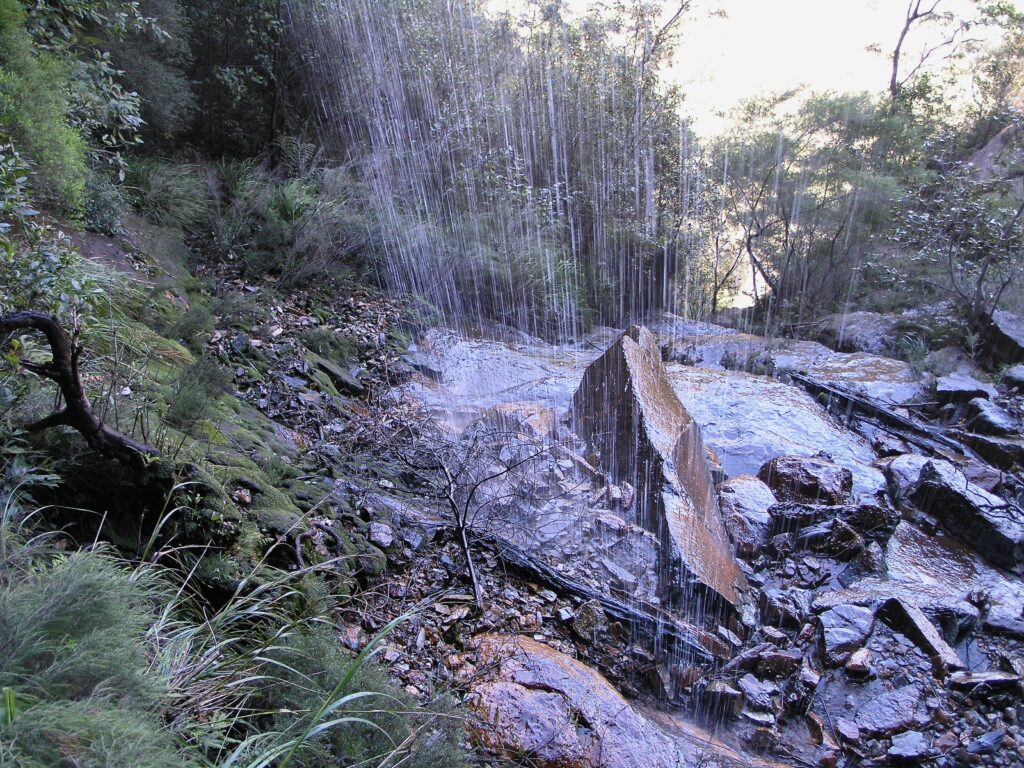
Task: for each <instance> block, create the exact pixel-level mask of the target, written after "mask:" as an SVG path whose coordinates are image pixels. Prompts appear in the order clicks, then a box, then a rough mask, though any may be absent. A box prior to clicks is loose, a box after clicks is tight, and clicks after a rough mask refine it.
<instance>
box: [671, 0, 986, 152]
mask: <svg viewBox="0 0 1024 768" xmlns="http://www.w3.org/2000/svg"><path fill="white" fill-rule="evenodd" d="M967 4H968V3H967V2H966V0H942V2H940V4H939V8H940V9H943V8H945V9H947V10H950V11H956V10H957V9H959V8H963V7H964V6H965V5H967ZM719 9H720V10H722V11H724V12H725V13H726V14H727V17H726V18H722V17H719V16H714V15H711V13H712V11H715V10H719ZM906 10H907V3H906V0H695V1H694V11H693V12H692V13H691V14H690V16H689V17H688V18H687V19H686V21H685V23H684V25H683V27H682V41H681V45H680V48H679V53H678V57H677V62H676V65H675V67H674V68H673V71H674V74H675V77H676V78H677V79H678V80H679V81H680V82H682V83H684V84H686V85H687V88H686V93H687V100H688V103H689V108H690V111H691V113H692V114H693V115H694V117H695V119H696V122H697V126H696V127H697V130H698V132H700V133H707V132H714V131H715V130H716V129H717V128H719V127H720V125H721V122H720V121H719V120H717V119H716V118H715V113H716V112H721V111H723V110H727V109H729V108H731V107H733V106H735V105H736V104H737V102H739V101H740V100H741V99H744V98H748V97H750V96H755V95H757V94H759V93H764V92H767V91H779V90H786V89H788V88H794V87H796V86H799V85H806V86H807V87H809V88H811V89H812V90H837V91H864V90H867V91H882V90H884V89H885V88H886V87H887V86H888V83H889V71H890V62H889V59H888V55H889V53H890V52H891V51H892V48H893V45H894V44H895V42H896V38H897V37H898V36H899V31H900V28H901V27H902V24H903V19H904V16H905V14H906ZM923 42H924V39H923V37H922V36H921V35H918V36H917V37H915V38H913V39H911V40H909V41H908V45H913V46H914V47H913V48H912V49H911V50H912V51H913V50H920V46H921V45H922V44H923ZM871 44H877V45H879V46H880V47H881V49H882V51H883V52H884V53H883V54H879V53H872V52H870V51H868V50H867V47H868V46H869V45H871Z"/></svg>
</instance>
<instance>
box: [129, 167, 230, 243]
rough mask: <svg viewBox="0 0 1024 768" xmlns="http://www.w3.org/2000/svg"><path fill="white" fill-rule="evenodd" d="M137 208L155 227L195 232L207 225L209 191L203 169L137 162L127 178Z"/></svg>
mask: <svg viewBox="0 0 1024 768" xmlns="http://www.w3.org/2000/svg"><path fill="white" fill-rule="evenodd" d="M128 185H129V188H130V189H131V190H132V191H133V192H134V195H135V200H136V203H137V205H138V206H139V208H140V209H141V210H142V211H143V212H145V214H146V215H147V216H148V217H149V218H150V219H151V220H152V221H153V222H154V223H156V224H160V225H162V226H174V227H180V228H181V229H183V230H184V231H186V232H196V231H198V230H200V229H202V228H204V227H205V226H206V225H207V224H208V221H209V211H210V188H209V184H208V182H207V180H206V173H205V169H204V167H203V166H201V165H198V164H195V163H175V162H171V161H163V160H153V159H140V160H137V161H136V162H134V163H133V164H132V168H131V171H130V174H129V176H128Z"/></svg>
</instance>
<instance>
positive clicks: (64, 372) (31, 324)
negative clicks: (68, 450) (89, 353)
mask: <svg viewBox="0 0 1024 768" xmlns="http://www.w3.org/2000/svg"><path fill="white" fill-rule="evenodd" d="M19 331H38V332H39V333H42V334H43V335H44V336H45V337H46V341H47V343H48V344H49V345H50V352H51V354H52V359H51V360H50V362H48V363H34V362H31V361H28V360H22V361H21V367H22V368H24V369H25V370H26V371H29V372H30V373H34V374H36V375H37V376H41V377H43V378H45V379H49V380H50V381H52V382H54V383H55V384H56V385H57V387H58V388H59V389H60V394H61V397H62V398H63V400H64V408H63V409H62V410H59V411H55V412H54V413H51V414H50V415H49V416H47V417H46V418H43V419H40V420H38V421H35V422H33V423H31V424H28V425H27V426H26V427H25V428H26V429H27V430H28V431H29V432H42V431H43V430H46V429H50V428H51V427H58V426H68V427H71V428H72V429H75V430H77V431H78V432H79V433H80V434H81V435H82V437H84V438H85V442H86V443H87V444H88V445H89V447H90V448H92V449H93V450H96V451H99V452H100V453H103V454H105V455H107V456H110V457H111V458H113V459H115V460H116V461H118V462H120V463H121V464H125V465H127V466H131V467H134V468H136V469H140V470H143V469H145V468H147V467H148V466H149V465H150V462H151V461H152V460H153V459H155V458H157V457H158V456H159V455H160V453H159V451H157V450H156V449H155V448H151V447H150V446H148V445H144V444H143V443H138V442H136V441H134V440H132V439H131V438H129V437H127V436H125V435H122V434H121V433H120V432H118V431H117V430H116V429H112V428H111V427H109V426H107V425H106V424H104V423H103V422H102V421H101V420H100V419H99V417H97V416H96V414H95V413H93V410H92V405H91V404H90V403H89V398H88V397H87V396H86V394H85V389H84V387H83V386H82V381H81V378H80V377H79V373H78V358H79V355H80V354H81V352H82V348H81V347H80V346H79V345H78V344H77V343H75V342H74V341H73V340H72V339H71V337H69V336H68V334H67V332H66V331H65V330H64V329H63V328H62V327H61V324H60V321H59V320H57V318H56V317H54V316H53V315H48V314H45V313H43V312H14V313H12V314H9V315H2V316H0V337H2V336H7V335H9V334H12V333H17V332H19Z"/></svg>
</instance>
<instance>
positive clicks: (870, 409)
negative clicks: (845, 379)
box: [788, 372, 981, 460]
mask: <svg viewBox="0 0 1024 768" xmlns="http://www.w3.org/2000/svg"><path fill="white" fill-rule="evenodd" d="M788 375H789V377H790V378H791V379H792V380H793V381H795V382H797V383H798V384H800V385H801V386H803V387H804V389H806V390H808V391H809V392H810V393H811V394H819V393H823V394H826V395H828V397H829V401H830V405H831V404H832V402H833V401H836V402H839V403H842V404H844V405H845V406H846V409H847V411H848V412H853V411H857V412H859V413H860V414H861V416H862V418H864V420H865V421H870V422H871V423H872V424H874V425H875V426H877V427H878V428H880V429H884V430H885V431H886V432H889V433H890V434H892V435H896V436H897V437H899V438H901V439H903V440H905V441H906V442H907V443H910V444H911V445H913V446H915V447H917V448H919V449H920V450H922V451H925V452H927V453H928V454H930V455H935V454H939V455H941V454H942V450H943V449H945V450H948V451H955V452H956V453H959V454H960V455H962V456H967V457H968V458H972V459H978V460H981V457H980V456H979V455H978V453H977V452H976V451H974V450H973V449H972V448H970V447H968V446H967V445H964V444H963V443H962V442H960V441H959V440H954V439H953V438H951V437H949V436H948V435H947V434H945V432H944V430H942V429H940V428H939V427H931V426H927V425H924V424H920V423H918V422H916V421H913V420H912V419H908V418H907V417H906V416H902V415H901V414H899V413H896V412H895V411H893V410H892V409H890V408H887V407H885V406H884V405H882V404H881V403H878V402H876V401H874V400H869V399H868V398H866V397H861V396H860V395H856V394H854V393H852V392H848V391H846V390H845V389H841V388H839V387H836V386H833V385H831V384H826V383H825V382H823V381H818V380H817V379H813V378H811V377H810V376H806V375H804V374H802V373H795V372H789V373H788Z"/></svg>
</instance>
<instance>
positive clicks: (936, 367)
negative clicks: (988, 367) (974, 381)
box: [924, 347, 979, 376]
mask: <svg viewBox="0 0 1024 768" xmlns="http://www.w3.org/2000/svg"><path fill="white" fill-rule="evenodd" d="M924 364H925V366H926V367H927V368H928V370H929V371H932V372H933V373H934V374H935V375H936V376H945V375H947V374H950V373H962V374H964V375H965V376H976V375H977V374H978V372H979V368H978V366H977V364H976V363H975V362H974V360H973V359H972V358H971V356H970V355H968V354H967V353H966V352H964V351H963V350H962V349H960V347H942V349H934V350H932V351H931V352H929V353H928V354H927V355H925V358H924Z"/></svg>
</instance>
